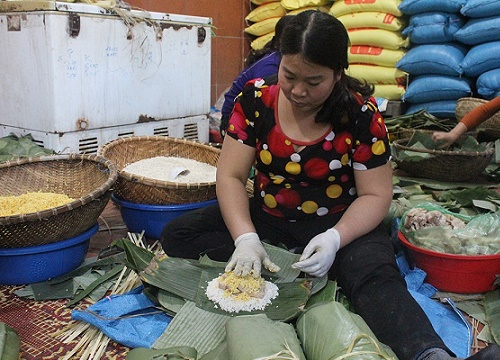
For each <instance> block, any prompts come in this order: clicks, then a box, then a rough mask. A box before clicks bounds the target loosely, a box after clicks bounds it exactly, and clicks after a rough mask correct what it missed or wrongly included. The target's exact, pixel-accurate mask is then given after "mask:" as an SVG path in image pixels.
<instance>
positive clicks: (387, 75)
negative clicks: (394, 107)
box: [346, 64, 407, 85]
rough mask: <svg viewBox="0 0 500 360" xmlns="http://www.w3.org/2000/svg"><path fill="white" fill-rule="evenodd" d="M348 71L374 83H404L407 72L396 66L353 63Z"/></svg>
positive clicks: (358, 77)
mask: <svg viewBox="0 0 500 360" xmlns="http://www.w3.org/2000/svg"><path fill="white" fill-rule="evenodd" d="M346 73H347V74H348V75H350V76H352V77H354V78H356V79H359V80H366V81H368V82H369V83H372V84H388V85H404V84H406V77H407V74H406V73H405V72H403V71H401V70H398V69H396V68H394V67H393V68H390V67H385V66H376V65H364V64H352V65H350V66H349V68H348V69H347V70H346Z"/></svg>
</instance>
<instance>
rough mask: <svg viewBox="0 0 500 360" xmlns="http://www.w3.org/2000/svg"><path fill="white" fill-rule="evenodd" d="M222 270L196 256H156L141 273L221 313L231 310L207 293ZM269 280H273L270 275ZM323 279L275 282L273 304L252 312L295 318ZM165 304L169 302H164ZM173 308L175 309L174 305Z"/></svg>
mask: <svg viewBox="0 0 500 360" xmlns="http://www.w3.org/2000/svg"><path fill="white" fill-rule="evenodd" d="M223 272H224V268H223V267H222V266H221V265H220V264H219V265H215V266H212V265H205V264H200V263H199V262H198V261H197V260H191V259H179V258H169V257H161V258H159V257H155V258H153V259H152V261H151V264H150V265H149V267H148V268H147V269H145V270H144V271H143V272H141V273H140V277H141V279H142V280H143V281H144V282H146V283H148V284H150V285H153V286H155V287H158V288H159V289H161V290H163V291H164V292H166V293H170V294H173V295H174V296H177V297H180V298H182V299H185V300H189V301H193V302H195V303H196V305H197V306H198V307H199V308H201V309H204V310H207V311H212V312H215V313H219V314H228V313H226V312H225V311H223V310H221V309H219V308H218V307H215V306H214V303H213V302H212V301H211V300H209V299H208V297H207V296H206V294H205V290H206V286H207V283H208V282H209V281H210V280H212V279H214V278H216V277H218V276H219V275H220V274H221V273H223ZM263 276H264V275H263ZM264 278H265V276H264ZM267 280H268V281H270V280H271V279H267ZM322 280H323V279H297V280H295V281H292V282H286V283H283V282H281V283H280V282H276V285H277V286H278V289H279V290H278V292H279V295H278V297H277V298H276V299H274V300H273V301H272V306H268V307H267V308H266V309H264V310H261V311H254V312H252V313H261V312H262V313H265V314H267V316H268V317H269V318H271V319H273V320H282V321H289V320H292V319H294V318H296V317H297V316H298V315H299V314H300V312H301V311H302V308H303V307H304V305H305V303H306V302H307V299H308V298H309V296H310V293H311V288H312V287H313V284H318V283H320V282H321V281H322ZM160 294H162V297H163V299H165V298H167V297H168V296H169V295H168V294H165V293H163V292H160ZM162 305H164V306H166V305H165V304H162ZM167 306H168V305H167ZM170 309H171V310H172V308H171V307H170ZM245 314H248V312H239V313H236V314H231V315H233V316H238V315H245Z"/></svg>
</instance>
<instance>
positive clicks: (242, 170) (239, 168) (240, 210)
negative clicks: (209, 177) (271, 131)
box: [216, 136, 255, 239]
mask: <svg viewBox="0 0 500 360" xmlns="http://www.w3.org/2000/svg"><path fill="white" fill-rule="evenodd" d="M254 159H255V149H254V148H252V147H250V146H248V145H245V144H242V143H240V142H239V141H237V140H235V139H233V138H232V137H229V136H226V137H225V138H224V142H223V145H222V150H221V154H220V157H219V161H218V163H217V182H216V184H217V199H218V202H219V206H220V208H221V212H222V216H223V217H224V221H225V223H226V226H227V227H228V229H229V232H230V233H231V236H232V237H233V239H236V238H238V236H240V235H242V234H244V233H247V232H255V227H254V225H253V223H252V220H251V218H250V210H249V204H248V193H247V191H246V188H245V186H246V183H247V180H248V174H249V173H250V169H251V167H252V164H253V162H254Z"/></svg>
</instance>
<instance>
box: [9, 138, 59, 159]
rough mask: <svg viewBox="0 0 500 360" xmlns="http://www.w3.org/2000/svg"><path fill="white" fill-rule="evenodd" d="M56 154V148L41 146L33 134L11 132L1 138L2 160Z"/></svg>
mask: <svg viewBox="0 0 500 360" xmlns="http://www.w3.org/2000/svg"><path fill="white" fill-rule="evenodd" d="M48 154H54V150H51V149H46V148H43V147H41V146H39V145H38V144H37V143H35V142H34V141H33V137H32V136H31V134H27V135H24V136H17V135H14V134H10V135H9V136H5V137H2V138H0V162H3V161H8V160H14V159H19V158H24V157H35V156H41V155H48Z"/></svg>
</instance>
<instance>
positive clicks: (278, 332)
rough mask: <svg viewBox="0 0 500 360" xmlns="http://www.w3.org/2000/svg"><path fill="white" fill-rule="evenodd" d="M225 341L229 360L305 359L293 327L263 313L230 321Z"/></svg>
mask: <svg viewBox="0 0 500 360" xmlns="http://www.w3.org/2000/svg"><path fill="white" fill-rule="evenodd" d="M226 341H227V352H228V355H229V357H228V360H229V359H238V360H255V359H262V360H264V359H293V360H306V357H305V355H304V353H303V351H302V348H301V347H300V342H299V339H298V338H297V334H296V333H295V329H294V328H293V326H292V325H290V324H286V323H283V322H279V321H272V320H270V319H268V318H267V317H266V316H265V315H263V314H260V315H247V316H237V317H234V318H231V319H229V320H228V321H227V323H226ZM311 359H312V358H311Z"/></svg>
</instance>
